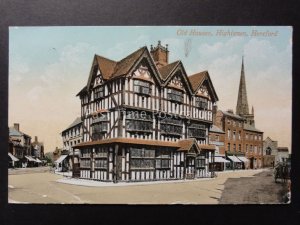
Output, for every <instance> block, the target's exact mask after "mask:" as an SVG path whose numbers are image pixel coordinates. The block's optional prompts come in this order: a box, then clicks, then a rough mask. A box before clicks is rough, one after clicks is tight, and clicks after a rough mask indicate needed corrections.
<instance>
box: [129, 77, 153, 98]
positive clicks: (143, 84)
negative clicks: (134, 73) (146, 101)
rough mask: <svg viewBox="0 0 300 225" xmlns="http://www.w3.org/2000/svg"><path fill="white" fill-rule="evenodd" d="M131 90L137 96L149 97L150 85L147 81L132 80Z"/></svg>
mask: <svg viewBox="0 0 300 225" xmlns="http://www.w3.org/2000/svg"><path fill="white" fill-rule="evenodd" d="M133 90H134V92H135V93H137V94H142V95H151V84H150V83H149V82H147V81H141V80H134V81H133Z"/></svg>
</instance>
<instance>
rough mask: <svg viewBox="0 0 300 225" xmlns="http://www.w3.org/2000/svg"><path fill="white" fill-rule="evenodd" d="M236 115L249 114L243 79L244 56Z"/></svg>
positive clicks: (244, 80)
mask: <svg viewBox="0 0 300 225" xmlns="http://www.w3.org/2000/svg"><path fill="white" fill-rule="evenodd" d="M236 114H237V115H240V116H242V115H245V114H249V106H248V99H247V90H246V79H245V71H244V56H243V58H242V70H241V78H240V86H239V93H238V99H237V105H236Z"/></svg>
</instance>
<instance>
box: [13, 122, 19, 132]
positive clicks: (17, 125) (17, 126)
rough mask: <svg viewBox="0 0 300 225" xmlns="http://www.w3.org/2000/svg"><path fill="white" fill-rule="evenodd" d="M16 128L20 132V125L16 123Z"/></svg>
mask: <svg viewBox="0 0 300 225" xmlns="http://www.w3.org/2000/svg"><path fill="white" fill-rule="evenodd" d="M14 128H15V129H16V130H17V131H20V124H19V123H14Z"/></svg>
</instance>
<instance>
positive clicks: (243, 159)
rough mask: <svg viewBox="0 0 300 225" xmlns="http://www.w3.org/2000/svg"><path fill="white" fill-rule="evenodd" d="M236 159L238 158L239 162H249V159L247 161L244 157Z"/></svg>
mask: <svg viewBox="0 0 300 225" xmlns="http://www.w3.org/2000/svg"><path fill="white" fill-rule="evenodd" d="M237 158H238V159H239V160H241V161H242V162H249V159H247V158H246V157H244V156H237Z"/></svg>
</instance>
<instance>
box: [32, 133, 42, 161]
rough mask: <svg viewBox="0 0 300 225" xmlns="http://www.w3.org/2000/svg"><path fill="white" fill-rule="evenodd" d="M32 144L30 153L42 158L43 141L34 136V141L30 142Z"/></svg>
mask: <svg viewBox="0 0 300 225" xmlns="http://www.w3.org/2000/svg"><path fill="white" fill-rule="evenodd" d="M31 146H32V153H31V155H33V156H35V157H36V158H39V159H44V158H45V155H44V143H43V142H39V141H38V137H37V136H35V137H34V142H32V144H31Z"/></svg>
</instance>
